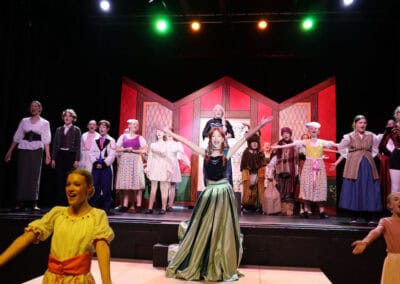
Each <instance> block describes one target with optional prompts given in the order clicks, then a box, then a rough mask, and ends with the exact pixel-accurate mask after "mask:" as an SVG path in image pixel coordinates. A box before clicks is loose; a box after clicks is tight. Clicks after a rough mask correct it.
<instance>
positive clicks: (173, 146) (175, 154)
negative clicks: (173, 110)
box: [166, 130, 190, 211]
mask: <svg viewBox="0 0 400 284" xmlns="http://www.w3.org/2000/svg"><path fill="white" fill-rule="evenodd" d="M171 131H172V130H171ZM166 138H167V141H166V144H167V155H168V158H169V160H170V162H171V166H172V176H171V182H170V184H169V188H168V204H167V211H172V210H173V209H172V206H173V205H174V201H175V195H176V187H177V184H179V183H180V182H181V181H182V174H181V169H180V166H179V159H184V161H185V163H186V165H187V166H189V167H190V161H189V159H188V158H187V157H186V154H185V151H184V150H183V146H182V143H181V142H178V141H175V140H174V138H173V137H172V136H171V135H169V134H166ZM187 163H188V164H187Z"/></svg>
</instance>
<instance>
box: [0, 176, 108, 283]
mask: <svg viewBox="0 0 400 284" xmlns="http://www.w3.org/2000/svg"><path fill="white" fill-rule="evenodd" d="M65 192H66V195H67V199H68V204H69V206H56V207H54V208H53V209H51V210H50V211H49V212H48V213H46V214H45V215H44V216H43V217H42V218H40V219H38V220H35V221H32V222H31V223H29V224H28V226H27V227H26V228H25V232H24V233H23V234H22V235H20V236H19V237H18V238H16V239H15V240H14V242H13V243H12V244H11V245H10V246H9V247H8V248H7V249H6V250H5V251H4V252H3V253H2V254H1V255H0V267H1V266H3V265H4V264H5V263H7V262H8V261H9V260H10V259H12V258H13V257H15V256H17V255H18V254H19V253H21V252H22V251H23V250H24V249H25V248H26V247H28V246H29V245H30V244H32V243H35V244H36V243H38V242H39V241H44V240H46V239H47V238H48V237H49V236H50V235H51V234H53V237H52V239H51V247H50V255H49V262H48V267H47V270H46V272H45V274H44V277H43V283H52V284H54V283H63V284H64V283H85V284H92V283H95V281H94V278H93V275H92V274H91V273H90V264H91V259H92V255H93V253H94V252H96V255H97V259H98V263H99V268H100V273H101V279H102V282H103V284H106V283H107V284H109V283H111V276H110V248H109V244H110V242H111V241H112V239H113V238H114V232H113V230H112V229H111V227H110V226H109V224H108V219H107V215H106V213H105V211H104V210H101V209H97V208H93V207H91V206H90V205H89V203H88V200H89V198H90V197H91V196H92V195H93V193H94V187H93V177H92V175H91V174H90V172H89V171H87V170H85V169H77V170H74V171H72V172H71V173H70V174H68V176H67V183H66V186H65Z"/></svg>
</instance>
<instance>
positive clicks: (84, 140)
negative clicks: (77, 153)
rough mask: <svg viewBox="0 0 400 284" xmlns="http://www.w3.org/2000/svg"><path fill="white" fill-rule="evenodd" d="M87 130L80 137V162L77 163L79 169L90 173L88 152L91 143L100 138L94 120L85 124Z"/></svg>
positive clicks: (90, 165)
mask: <svg viewBox="0 0 400 284" xmlns="http://www.w3.org/2000/svg"><path fill="white" fill-rule="evenodd" d="M87 129H88V131H86V132H85V133H83V134H82V137H81V160H80V161H79V168H83V169H87V170H88V171H89V172H92V165H93V164H92V162H91V161H90V157H89V150H90V148H91V147H92V142H93V141H94V140H95V139H98V138H99V137H100V134H99V133H98V132H97V131H96V130H97V122H96V120H90V121H89V122H88V124H87Z"/></svg>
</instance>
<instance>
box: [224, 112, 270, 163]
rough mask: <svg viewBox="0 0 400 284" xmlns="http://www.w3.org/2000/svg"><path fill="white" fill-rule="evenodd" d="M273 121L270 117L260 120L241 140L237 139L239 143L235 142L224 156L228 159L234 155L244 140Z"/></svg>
mask: <svg viewBox="0 0 400 284" xmlns="http://www.w3.org/2000/svg"><path fill="white" fill-rule="evenodd" d="M272 119H273V117H272V116H270V117H268V118H262V119H261V121H260V123H259V124H258V125H257V126H256V127H254V128H253V129H250V130H249V131H248V132H247V133H246V135H244V136H243V137H242V138H240V139H239V141H237V142H236V143H235V145H233V146H232V147H231V148H229V151H228V154H227V156H226V158H227V159H230V158H231V157H232V156H233V154H235V153H236V151H237V150H239V148H240V147H241V146H242V145H243V144H244V142H246V140H247V139H248V138H249V137H250V136H253V135H254V134H255V133H256V132H257V131H258V130H260V129H261V128H262V127H264V126H265V125H266V124H267V123H268V122H270V121H271V120H272Z"/></svg>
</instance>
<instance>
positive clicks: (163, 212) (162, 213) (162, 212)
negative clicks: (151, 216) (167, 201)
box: [158, 209, 167, 215]
mask: <svg viewBox="0 0 400 284" xmlns="http://www.w3.org/2000/svg"><path fill="white" fill-rule="evenodd" d="M165 213H167V212H166V211H165V210H164V209H161V210H160V212H158V214H161V215H164V214H165Z"/></svg>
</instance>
